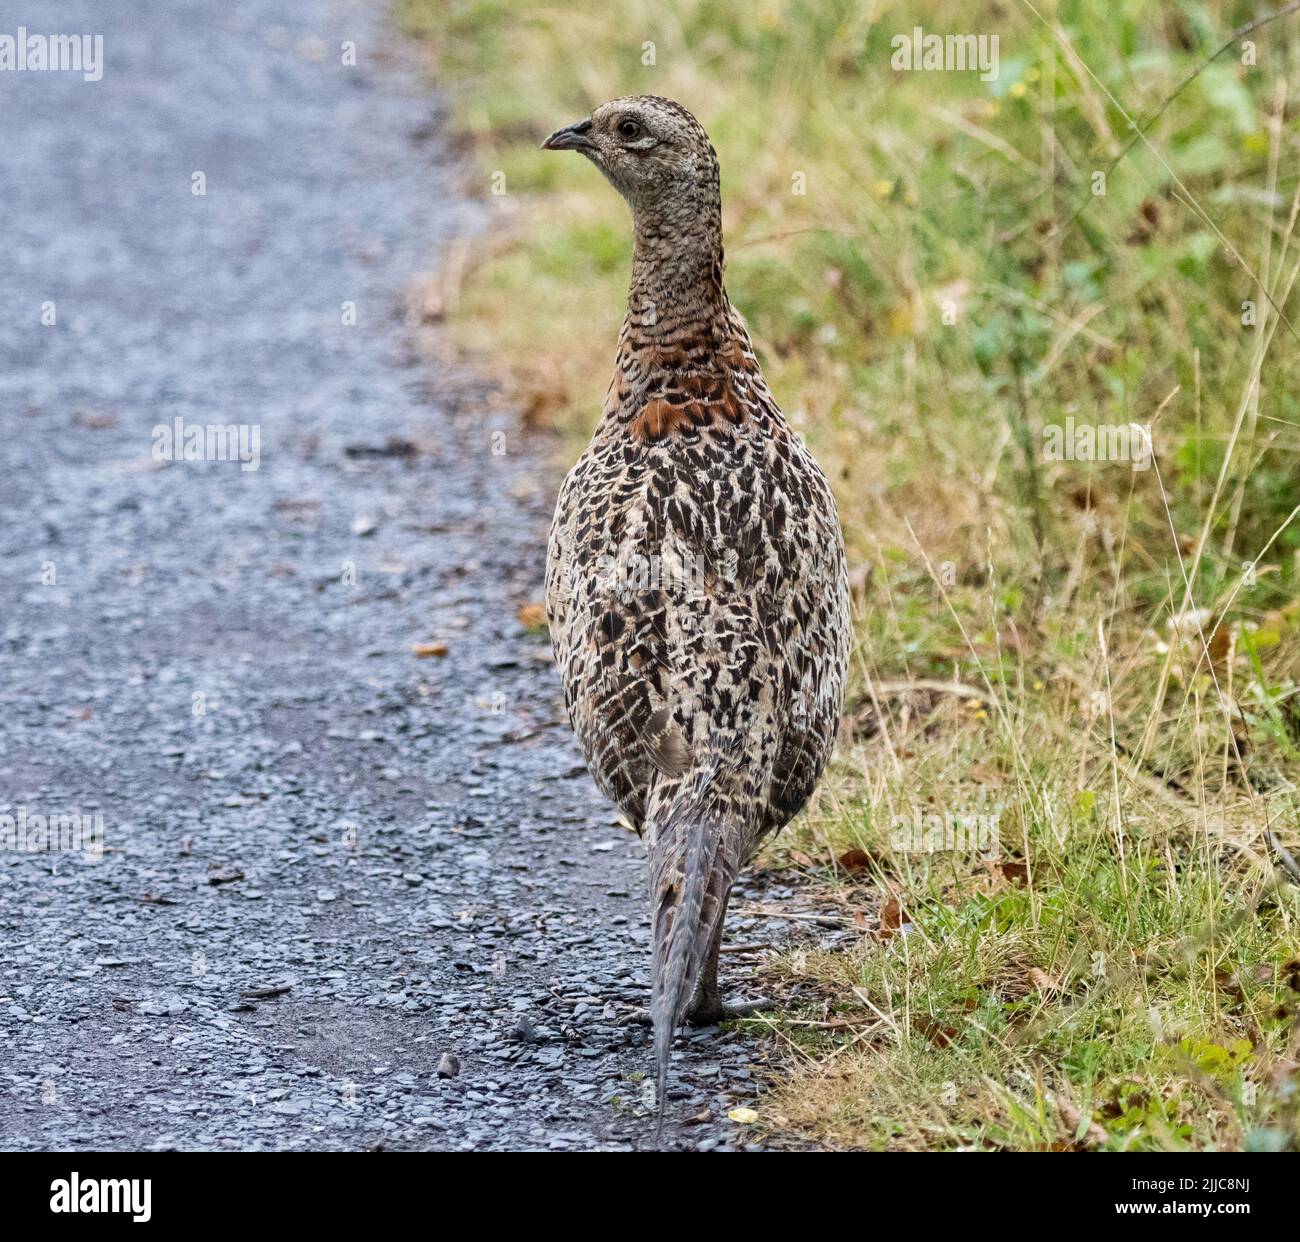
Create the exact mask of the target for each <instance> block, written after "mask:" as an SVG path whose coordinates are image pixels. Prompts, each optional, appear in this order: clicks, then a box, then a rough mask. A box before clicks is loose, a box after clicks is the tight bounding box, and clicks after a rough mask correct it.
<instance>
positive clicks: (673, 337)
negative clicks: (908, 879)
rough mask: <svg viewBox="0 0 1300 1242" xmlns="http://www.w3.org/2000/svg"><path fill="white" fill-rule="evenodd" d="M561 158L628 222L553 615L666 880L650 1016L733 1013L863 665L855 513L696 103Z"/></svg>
mask: <svg viewBox="0 0 1300 1242" xmlns="http://www.w3.org/2000/svg"><path fill="white" fill-rule="evenodd" d="M545 145H546V146H547V147H548V148H550V149H553V150H569V149H572V150H578V151H581V152H582V153H583V154H584V155H585V156H587V157H588V158H589V159H590V160H591V161H592V162H593V163H594V164H595V165H596V167H597V168H599V169H600V170H601V172H603V173H604V174H605V176H606V177H607V178H608V179H609V181H610V182H611V183H612V184H613V185H614V187H615V188H616V189H617V190H618V191H619V192H620V193H621V194H622V195H623V196H624V198H626V199H627V201H628V203H629V204H630V205H631V208H632V216H633V224H634V231H635V241H636V245H635V253H634V258H633V263H632V283H631V288H630V290H629V294H628V310H627V318H626V319H625V320H624V323H623V329H622V332H621V333H620V334H619V340H618V352H617V358H616V364H615V368H614V378H613V380H612V381H611V383H610V386H609V391H608V393H607V394H606V398H605V407H604V410H603V412H602V414H601V418H600V422H599V424H598V425H597V427H596V431H595V434H594V435H593V437H592V440H591V443H590V445H589V446H588V448H587V451H586V452H585V453H584V454H583V455H582V457H581V458H580V459H579V461H578V463H577V465H575V466H574V468H573V470H572V472H571V473H570V474H569V476H568V478H567V479H566V480H565V482H564V486H563V488H562V489H561V491H560V497H559V503H558V505H557V506H556V511H555V521H554V525H553V527H552V530H551V541H550V547H549V550H548V558H547V584H546V587H547V589H546V602H547V617H548V620H549V622H550V629H551V638H552V642H553V643H554V646H555V653H556V658H557V661H558V663H559V667H560V672H561V675H562V677H563V681H564V691H565V700H566V703H567V705H568V710H569V718H570V720H571V721H572V722H573V727H574V729H575V731H576V732H577V735H578V738H579V741H580V742H581V744H582V748H583V751H584V753H585V755H586V757H587V762H588V765H589V766H590V768H591V772H592V775H593V776H594V777H595V780H596V783H597V784H598V785H599V786H600V788H601V789H602V791H603V792H604V793H605V794H607V795H608V796H609V797H610V798H612V799H613V800H614V801H615V802H616V803H618V805H619V806H620V807H621V808H622V809H623V811H624V812H625V814H626V815H627V816H628V818H629V819H630V820H631V821H632V823H633V824H634V825H635V826H636V828H637V830H638V832H640V833H642V835H643V836H644V837H645V839H646V842H647V845H648V847H649V852H650V861H651V885H652V887H651V899H652V919H653V930H654V971H655V973H654V984H653V997H652V1002H651V1014H652V1018H653V1022H654V1038H655V1044H656V1052H657V1056H658V1068H659V1101H660V1118H661V1120H662V1116H663V1113H662V1109H663V1098H664V1090H663V1089H664V1084H665V1080H666V1074H667V1067H668V1059H669V1053H670V1047H671V1043H672V1036H673V1031H674V1029H675V1027H676V1025H677V1023H678V1022H680V1021H681V1020H682V1019H683V1018H688V1019H691V1020H693V1021H697V1022H705V1021H716V1020H717V1019H718V1018H719V1017H722V1016H725V1015H726V1014H727V1013H728V1012H730V1011H729V1010H728V1009H727V1007H726V1006H724V1005H723V1004H722V1002H721V998H720V996H719V994H718V987H717V964H718V946H719V943H720V940H721V936H722V924H723V917H724V915H725V913H726V907H727V898H728V896H729V894H730V891H731V886H732V883H733V881H734V880H735V878H736V875H737V873H738V872H739V870H740V868H741V867H742V866H743V865H744V864H745V863H746V862H747V861H748V860H749V858H750V857H751V856H752V855H753V853H754V851H755V849H756V848H757V846H758V844H759V842H760V841H761V840H762V838H763V837H764V836H765V835H767V834H769V833H772V832H775V831H777V830H778V829H779V828H781V827H782V826H783V825H784V824H785V823H786V822H788V821H789V820H790V818H791V817H792V816H793V815H795V813H796V812H797V811H798V810H799V809H800V807H802V806H803V804H804V803H805V802H806V801H807V799H808V796H809V795H810V794H811V793H812V790H813V786H814V785H815V784H816V782H817V779H818V777H819V776H820V774H821V772H822V769H823V768H824V767H825V765H826V761H827V759H828V757H829V755H830V751H831V747H832V744H833V742H834V739H835V731H836V727H837V725H838V722H839V715H840V707H841V703H842V698H843V688H844V673H845V667H846V664H847V662H848V650H849V604H848V585H847V579H846V575H845V569H844V550H843V540H842V537H841V534H840V524H839V518H838V516H837V514H836V510H835V502H834V500H833V498H832V496H831V490H830V487H829V486H828V484H827V482H826V479H825V476H824V475H823V474H822V472H821V470H820V469H819V468H818V466H817V463H816V462H815V461H814V460H813V458H812V456H811V455H810V454H809V452H808V450H807V449H806V448H805V447H804V445H803V443H802V441H801V440H800V439H799V437H798V436H797V435H795V434H794V432H793V431H791V429H790V427H789V425H788V424H787V423H786V421H785V419H784V418H783V417H782V415H781V411H780V410H779V409H778V408H777V404H776V402H775V401H774V400H773V398H772V394H771V392H770V391H769V390H768V387H767V384H766V383H765V382H764V380H763V376H762V373H761V372H760V370H759V366H758V362H757V360H756V358H755V356H754V349H753V346H752V345H751V343H750V339H749V333H748V332H747V331H746V329H745V325H744V323H743V321H742V320H741V318H740V316H739V315H738V314H737V313H736V311H735V310H734V309H733V307H732V306H731V303H730V302H729V301H728V300H727V294H726V290H725V288H724V287H723V280H722V270H723V257H722V213H721V199H720V193H719V182H718V161H717V156H716V154H715V153H714V150H713V147H712V146H711V145H710V143H709V140H708V136H707V135H706V134H705V132H704V130H703V129H702V128H701V127H700V125H699V123H698V122H697V121H696V120H695V118H694V117H693V116H691V114H690V113H689V112H687V111H686V109H685V108H683V107H681V105H680V104H676V103H673V102H672V101H670V100H667V99H660V98H658V97H657V96H651V95H642V96H635V97H630V98H625V99H616V100H613V101H612V102H610V103H607V104H604V105H602V106H601V107H599V108H597V109H596V110H595V112H593V113H592V115H591V117H590V118H588V119H587V120H585V121H580V122H579V123H578V124H576V125H571V126H569V127H567V128H566V129H562V130H558V131H557V132H556V133H554V134H552V135H551V137H550V138H548V139H547V141H546V143H545Z"/></svg>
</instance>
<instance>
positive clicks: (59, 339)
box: [0, 0, 810, 1150]
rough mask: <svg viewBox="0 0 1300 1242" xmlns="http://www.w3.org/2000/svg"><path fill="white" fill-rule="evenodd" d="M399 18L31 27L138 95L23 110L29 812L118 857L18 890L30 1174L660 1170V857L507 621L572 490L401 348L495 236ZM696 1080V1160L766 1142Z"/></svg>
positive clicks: (13, 963)
mask: <svg viewBox="0 0 1300 1242" xmlns="http://www.w3.org/2000/svg"><path fill="white" fill-rule="evenodd" d="M384 7H385V6H384V5H383V4H378V3H377V4H369V3H367V4H364V5H361V6H357V5H354V4H342V3H338V4H331V3H328V2H326V0H242V2H241V3H240V4H239V5H238V6H235V5H230V6H227V5H220V4H213V3H212V2H211V0H131V2H130V3H125V2H124V3H121V4H116V5H113V6H104V5H102V4H100V3H97V2H94V0H85V2H83V3H60V4H57V5H50V4H46V3H41V4H39V5H37V4H36V3H35V0H31V2H29V3H24V2H22V0H20V3H19V4H18V5H17V6H16V7H15V6H9V7H8V8H7V9H6V14H7V16H6V23H7V24H6V25H5V27H4V30H3V31H0V33H5V32H8V33H13V32H14V30H15V28H16V27H17V26H18V25H20V24H23V23H25V24H26V25H27V26H28V27H29V28H30V29H31V30H33V31H40V32H48V33H54V32H59V33H63V32H69V33H70V32H77V33H80V32H90V33H102V34H103V36H104V54H105V62H106V63H105V68H104V75H103V80H102V81H99V82H85V81H83V80H82V78H81V76H80V75H77V74H74V73H31V72H29V73H0V114H2V115H4V116H6V118H8V120H7V124H6V138H5V141H4V150H3V155H0V204H3V216H2V217H0V218H3V222H4V227H3V231H2V232H0V236H3V239H4V245H5V257H4V269H5V279H4V281H3V284H0V418H2V419H3V427H4V435H3V437H0V456H2V461H0V468H2V469H3V478H4V486H3V501H2V502H0V504H2V505H3V521H2V522H0V575H2V576H3V582H4V584H5V593H6V599H7V602H6V604H5V605H4V607H3V609H0V816H2V815H9V816H12V817H13V818H14V820H15V823H16V822H17V821H18V819H19V818H20V817H21V816H23V815H26V816H27V817H28V820H29V823H30V822H31V817H34V816H37V815H60V814H71V813H82V814H86V815H89V816H94V815H102V817H103V825H104V844H105V846H106V847H107V848H106V852H105V853H104V854H103V856H102V857H100V858H95V857H94V856H93V855H90V854H87V853H85V852H80V853H78V852H59V853H53V852H46V853H39V854H38V853H22V852H15V851H12V850H8V851H2V852H0V1038H2V1039H3V1047H4V1049H5V1053H4V1056H3V1057H0V1146H3V1147H4V1148H5V1149H28V1148H59V1149H68V1148H71V1149H80V1148H148V1149H153V1148H202V1149H212V1148H240V1149H243V1148H258V1149H343V1148H346V1149H356V1148H367V1147H376V1146H382V1147H386V1148H413V1149H475V1150H483V1149H518V1148H553V1149H554V1148H561V1149H593V1148H627V1147H631V1146H646V1145H647V1144H648V1143H649V1141H650V1137H651V1135H652V1131H653V1126H652V1124H651V1123H650V1122H649V1121H648V1120H647V1117H646V1108H645V1104H646V1103H647V1102H648V1101H647V1100H646V1099H645V1097H644V1094H643V1092H644V1087H643V1085H642V1082H641V1077H642V1075H643V1074H644V1073H645V1071H646V1070H647V1069H648V1068H649V1064H650V1057H649V1047H648V1039H647V1032H646V1030H645V1028H644V1027H643V1026H642V1025H640V1024H639V1023H638V1022H637V1021H636V1020H635V1017H636V1011H637V1009H638V1008H639V1007H640V1006H641V1005H643V1004H644V1003H645V998H646V983H647V978H646V976H647V966H648V961H647V958H648V952H647V946H648V942H649V930H648V924H647V920H646V918H645V916H644V904H645V903H644V901H643V883H644V881H643V871H642V869H643V860H642V851H641V847H640V844H639V843H638V842H637V841H636V839H635V838H634V837H632V836H631V835H630V834H629V833H627V832H626V831H624V830H623V829H622V828H620V827H619V826H618V825H617V823H616V822H615V819H614V815H613V812H612V811H611V810H610V808H609V807H608V806H606V805H605V804H603V803H602V801H601V800H600V799H599V797H598V795H597V794H596V793H595V791H594V789H593V788H592V786H591V784H590V782H589V780H588V778H587V776H586V774H585V772H584V771H583V769H582V767H581V762H580V758H579V755H578V752H577V750H576V747H575V745H574V743H573V742H572V739H571V736H570V734H569V731H568V728H567V725H566V724H565V723H564V722H563V719H562V715H563V713H562V709H561V707H560V699H559V691H558V685H557V683H556V680H555V675H554V671H553V669H552V667H551V664H550V661H549V657H548V653H547V651H546V648H545V645H544V639H542V638H541V637H539V635H538V634H537V633H536V632H535V631H534V632H529V631H528V630H526V629H525V627H524V626H523V625H522V624H521V623H520V621H519V620H518V619H517V616H516V613H517V609H518V607H519V606H520V605H521V604H524V603H527V602H528V601H530V600H534V599H536V598H538V596H539V594H540V586H539V583H540V578H541V557H542V547H543V532H544V529H545V523H546V520H547V516H548V510H549V505H550V498H551V495H552V494H553V492H552V489H553V485H554V480H553V479H551V478H549V477H548V476H547V475H546V474H545V473H544V472H543V471H542V469H541V467H540V465H539V457H538V454H537V450H536V448H535V447H533V446H530V445H529V444H527V443H525V442H521V441H520V440H519V439H518V436H517V434H516V432H515V430H514V428H513V424H512V422H511V420H510V418H509V417H508V415H504V414H499V413H493V412H491V410H490V407H489V405H488V404H487V403H486V402H485V401H484V398H483V394H482V392H481V391H480V390H479V388H478V387H477V386H476V384H475V382H474V381H473V380H472V379H470V378H468V377H466V376H464V375H459V374H455V373H450V372H449V371H448V370H447V368H445V367H440V366H438V365H437V364H435V363H434V362H432V361H431V360H430V355H429V354H428V352H427V350H426V349H425V347H424V342H423V341H422V339H421V333H422V332H426V331H428V330H427V329H417V328H412V327H410V326H409V325H408V323H407V318H406V315H405V300H406V297H407V291H408V289H409V287H410V285H411V282H412V280H413V279H414V277H415V275H416V273H418V272H420V271H421V270H423V269H427V268H428V267H429V266H430V265H431V264H432V263H433V262H434V261H435V258H436V255H437V254H438V252H439V249H440V247H442V246H443V245H444V244H445V243H446V242H447V241H448V239H450V238H452V237H454V236H456V235H458V234H463V233H465V232H466V231H469V230H472V229H473V228H474V227H476V225H477V222H478V209H477V208H476V207H475V206H474V205H472V204H467V203H465V202H463V201H459V200H458V199H457V197H456V195H455V192H454V189H453V187H454V185H455V184H456V182H457V180H458V178H459V177H460V176H461V175H462V172H460V171H458V170H457V169H456V168H455V166H454V164H453V162H452V161H451V158H450V156H449V155H448V152H447V150H446V148H445V146H444V145H443V144H442V142H441V140H440V138H439V136H438V135H439V129H440V120H441V117H440V113H439V111H438V104H437V102H436V100H435V99H434V98H433V97H432V95H431V93H430V92H429V90H428V89H427V85H426V79H424V78H423V77H422V76H421V70H420V66H419V65H418V64H417V63H415V62H414V60H413V59H412V53H411V52H410V51H409V50H408V49H405V48H403V47H402V46H401V45H400V44H398V43H397V42H396V41H395V39H394V38H393V37H392V36H391V35H389V34H388V33H387V32H386V30H385V26H384ZM344 40H353V41H355V42H356V44H357V49H358V62H359V63H358V67H356V68H345V67H343V66H341V65H340V64H339V47H340V44H341V43H342V42H343V41H344ZM196 172H202V173H203V174H204V176H205V178H206V187H205V188H206V194H205V195H196V194H194V193H193V192H192V191H193V188H194V186H195V181H194V176H193V175H194V174H195V173H196ZM48 302H52V303H54V312H55V315H56V323H55V324H54V325H52V326H47V325H43V324H42V322H41V317H42V308H43V304H45V303H48ZM345 303H351V304H354V305H355V319H356V322H355V324H353V325H349V324H346V323H344V322H343V320H344V318H345V317H346V315H345V308H344V304H345ZM611 347H612V346H611ZM178 417H179V418H182V419H183V420H185V423H186V424H199V425H205V424H230V423H243V424H249V425H250V426H256V427H257V429H258V434H259V436H260V442H259V445H258V447H259V450H260V459H259V461H258V468H257V469H255V470H254V469H248V470H245V469H242V468H241V465H240V463H239V462H233V461H186V460H180V461H166V462H158V461H156V460H154V458H153V456H152V453H151V450H152V448H153V446H154V443H155V437H154V428H155V426H156V425H158V424H171V423H172V420H174V419H176V418H178ZM250 434H251V433H250ZM503 445H504V447H505V450H506V451H505V452H504V453H501V452H500V451H499V450H500V448H501V447H502V446H503ZM246 447H249V448H251V441H246ZM417 643H430V644H445V647H446V654H445V655H443V656H438V655H429V656H428V657H427V658H423V659H421V658H417V657H416V655H415V654H414V652H413V645H414V644H417ZM4 823H5V821H4V820H3V819H0V825H3V824H4ZM756 891H757V890H752V891H751V892H750V893H749V899H750V900H753V898H754V896H755V892H756ZM760 895H761V897H762V899H763V900H766V901H775V900H780V899H782V898H788V897H789V896H790V894H789V893H788V892H787V891H785V890H782V889H780V888H779V887H775V886H773V885H772V884H771V883H770V882H769V884H768V886H767V888H766V890H765V891H763V892H762V893H761V894H760ZM783 926H785V924H784V923H782V922H781V921H779V920H772V919H763V920H761V921H760V922H758V923H755V924H752V925H748V924H747V923H746V920H745V918H744V915H743V900H742V911H741V914H740V916H738V917H736V918H733V920H732V927H731V936H732V939H733V940H735V941H744V942H749V943H753V942H754V941H755V940H762V939H763V938H764V937H766V936H769V935H772V934H773V932H772V931H771V929H772V928H773V927H777V928H780V927H783ZM795 926H798V927H808V926H810V924H808V923H801V924H796V925H795ZM752 960H753V959H752V958H747V957H746V956H745V955H744V954H740V955H735V956H732V957H730V958H729V959H728V961H729V963H731V964H732V967H731V973H732V983H733V987H734V990H738V991H743V990H744V984H745V981H744V978H743V975H744V974H745V973H747V972H746V971H745V968H744V966H743V963H744V962H746V961H752ZM285 989H287V990H285ZM258 991H260V992H261V993H262V994H261V995H252V994H251V993H254V992H258ZM271 993H274V994H271ZM679 1048H680V1051H679V1053H678V1056H677V1060H676V1063H675V1073H674V1082H675V1084H676V1089H675V1095H676V1096H677V1097H678V1098H676V1099H675V1100H674V1102H673V1105H672V1113H673V1115H674V1118H675V1119H676V1121H680V1120H681V1119H683V1118H686V1117H688V1116H690V1115H692V1114H698V1113H700V1112H701V1111H702V1110H705V1109H708V1110H710V1112H711V1115H712V1120H710V1121H706V1122H703V1123H701V1124H698V1125H691V1126H682V1125H679V1124H676V1123H675V1124H674V1126H673V1127H671V1134H670V1136H669V1141H670V1142H671V1143H673V1144H674V1145H684V1146H689V1147H699V1148H704V1149H710V1148H720V1147H724V1148H725V1147H737V1146H742V1145H745V1143H746V1140H747V1138H748V1133H749V1132H748V1131H746V1130H744V1128H743V1127H738V1126H736V1125H734V1124H732V1123H730V1122H728V1121H727V1120H726V1115H725V1114H726V1111H727V1109H728V1108H729V1107H731V1106H733V1105H735V1104H744V1103H749V1102H751V1101H752V1100H753V1098H754V1094H755V1079H756V1076H757V1075H756V1071H755V1068H754V1063H755V1055H756V1050H755V1048H754V1047H753V1046H752V1045H750V1044H748V1043H746V1042H745V1041H743V1040H741V1039H740V1038H739V1037H737V1036H735V1035H728V1034H724V1033H722V1032H719V1031H717V1030H713V1031H706V1032H700V1033H695V1034H693V1035H691V1036H689V1037H687V1038H685V1039H683V1040H682V1041H681V1042H680V1044H679ZM457 1063H458V1067H459V1072H458V1073H455V1074H454V1076H447V1075H448V1074H450V1073H451V1072H452V1070H453V1069H455V1067H456V1065H457Z"/></svg>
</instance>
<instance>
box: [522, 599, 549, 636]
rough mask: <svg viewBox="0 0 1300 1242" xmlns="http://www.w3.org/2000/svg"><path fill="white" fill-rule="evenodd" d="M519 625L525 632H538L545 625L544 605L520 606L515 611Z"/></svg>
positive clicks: (530, 604) (529, 604)
mask: <svg viewBox="0 0 1300 1242" xmlns="http://www.w3.org/2000/svg"><path fill="white" fill-rule="evenodd" d="M515 616H516V617H517V618H518V619H519V624H520V625H522V626H523V627H524V629H526V630H538V629H541V628H543V627H544V626H545V625H546V607H545V605H544V604H534V603H528V604H520V605H519V607H518V608H517V609H516V610H515Z"/></svg>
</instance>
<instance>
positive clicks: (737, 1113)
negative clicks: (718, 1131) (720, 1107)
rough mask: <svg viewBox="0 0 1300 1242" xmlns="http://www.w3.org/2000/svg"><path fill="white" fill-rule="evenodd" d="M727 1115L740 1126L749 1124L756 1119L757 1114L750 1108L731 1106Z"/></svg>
mask: <svg viewBox="0 0 1300 1242" xmlns="http://www.w3.org/2000/svg"><path fill="white" fill-rule="evenodd" d="M727 1116H728V1117H729V1118H731V1120H732V1121H734V1122H735V1123H736V1124H737V1125H740V1126H750V1125H753V1124H754V1122H756V1121H757V1120H758V1114H757V1113H756V1112H755V1111H754V1110H753V1109H752V1108H733V1109H731V1111H730V1112H728V1113H727Z"/></svg>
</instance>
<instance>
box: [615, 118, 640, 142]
mask: <svg viewBox="0 0 1300 1242" xmlns="http://www.w3.org/2000/svg"><path fill="white" fill-rule="evenodd" d="M618 132H619V133H620V134H621V135H622V136H623V137H624V138H636V137H637V136H638V135H639V134H640V133H641V126H640V125H638V124H637V123H636V122H635V121H634V120H632V119H631V118H630V117H627V118H624V119H623V120H621V121H619V123H618Z"/></svg>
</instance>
